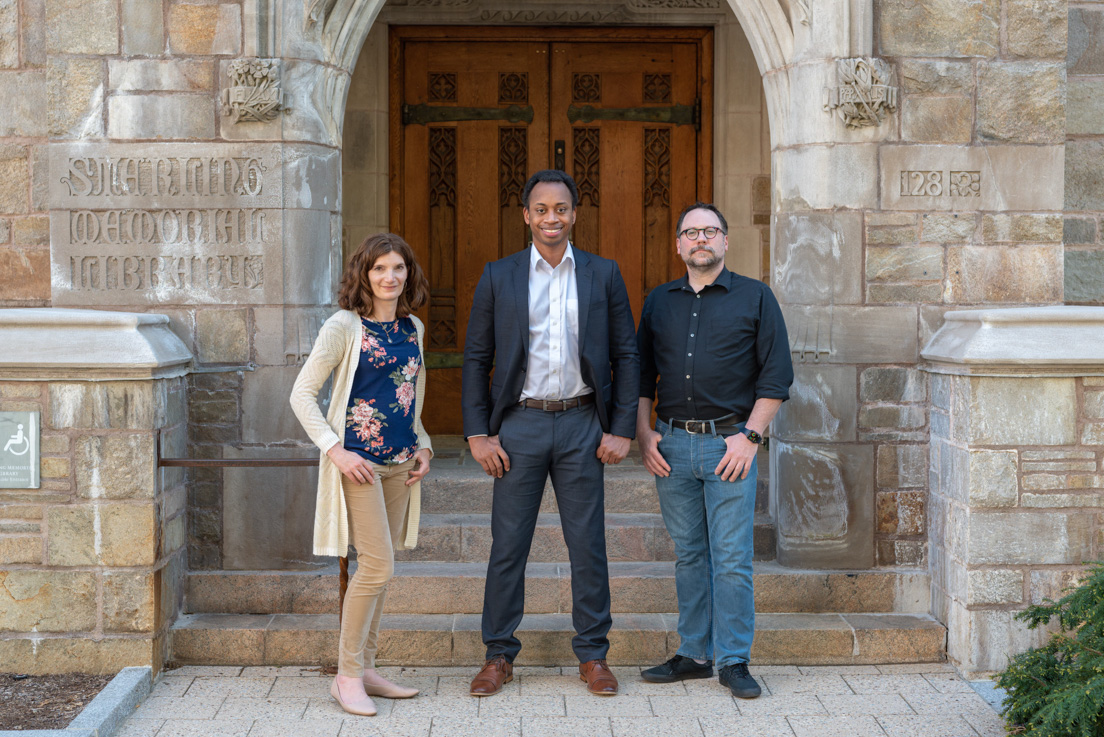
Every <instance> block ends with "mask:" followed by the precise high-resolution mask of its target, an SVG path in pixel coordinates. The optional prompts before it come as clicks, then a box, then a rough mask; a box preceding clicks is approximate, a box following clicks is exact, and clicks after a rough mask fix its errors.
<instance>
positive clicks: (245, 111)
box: [222, 59, 288, 123]
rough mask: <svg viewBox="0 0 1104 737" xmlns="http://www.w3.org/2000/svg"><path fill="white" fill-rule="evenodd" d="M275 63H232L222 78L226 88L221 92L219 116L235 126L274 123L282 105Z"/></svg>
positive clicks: (278, 75)
mask: <svg viewBox="0 0 1104 737" xmlns="http://www.w3.org/2000/svg"><path fill="white" fill-rule="evenodd" d="M277 63H278V62H277V61H276V60H275V59H235V60H234V61H232V62H230V67H229V69H228V70H227V72H226V74H227V76H228V77H230V84H229V85H228V86H227V87H226V89H224V90H223V91H222V114H223V115H229V116H231V117H232V118H233V119H234V120H233V122H235V123H248V122H252V123H267V122H269V121H271V120H275V119H276V118H277V117H278V116H279V115H280V111H281V110H283V111H284V112H288V109H287V108H286V107H284V105H283V98H284V93H283V91H282V90H281V89H280V71H279V68H278V66H277Z"/></svg>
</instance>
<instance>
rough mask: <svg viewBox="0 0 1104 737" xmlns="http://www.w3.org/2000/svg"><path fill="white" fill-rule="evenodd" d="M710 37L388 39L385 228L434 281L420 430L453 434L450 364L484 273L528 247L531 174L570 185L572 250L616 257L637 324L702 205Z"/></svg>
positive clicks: (442, 31)
mask: <svg viewBox="0 0 1104 737" xmlns="http://www.w3.org/2000/svg"><path fill="white" fill-rule="evenodd" d="M711 41H712V35H711V32H710V31H709V30H707V29H654V30H653V29H647V30H645V29H611V28H591V29H579V28H574V29H569V28H557V29H548V28H488V29H480V28H457V27H449V28H426V27H413V28H395V29H393V30H392V36H391V64H392V70H391V90H390V102H391V146H390V154H391V156H390V184H391V186H390V203H391V205H390V208H391V211H390V217H391V224H392V228H393V229H394V230H395V231H396V232H398V233H399V234H401V235H402V236H403V237H404V238H406V240H407V241H408V242H409V243H410V244H411V246H413V247H414V249H415V251H416V252H417V254H418V259H419V261H420V263H422V264H423V266H424V267H425V269H426V274H427V276H428V277H429V281H430V291H431V297H430V304H429V305H428V306H427V308H425V309H423V310H422V312H421V313H420V316H421V317H422V318H423V321H424V322H425V324H426V340H425V343H426V344H425V350H426V354H427V355H426V365H427V368H428V370H429V375H428V392H427V400H426V406H425V408H424V410H423V413H422V418H423V421H424V423H425V426H426V429H427V430H428V431H429V432H430V433H446V434H460V433H461V432H462V423H461V416H460V365H461V360H462V357H463V350H464V339H465V334H466V324H467V318H468V314H469V312H470V309H471V299H472V294H473V292H474V290H475V286H476V283H477V282H478V281H479V277H480V275H481V274H482V272H483V267H484V265H485V264H486V263H487V262H488V261H493V260H495V259H498V258H501V257H503V256H507V255H509V254H511V253H515V252H516V251H519V250H521V249H523V248H525V247H526V246H527V245H528V243H529V229H528V227H527V226H526V225H525V222H524V220H523V217H522V204H523V203H522V199H521V197H522V190H523V188H524V186H525V182H526V180H527V179H528V178H529V176H530V175H531V174H532V173H533V172H535V171H537V170H539V169H548V168H555V169H562V170H564V171H566V172H567V173H569V174H571V175H572V176H573V177H574V178H575V181H576V183H577V184H578V187H579V207H578V213H577V220H576V224H575V228H574V231H573V234H572V242H573V243H574V244H575V245H577V246H578V247H579V248H582V249H583V250H587V251H590V252H593V253H598V254H600V255H602V256H605V257H607V258H612V259H615V260H616V261H617V262H618V264H619V265H620V268H621V273H622V274H623V275H624V278H625V283H626V287H627V288H628V292H629V299H630V301H631V303H632V308H633V315H634V317H636V318H639V316H640V309H641V306H642V304H643V301H644V297H645V296H646V295H647V294H648V292H649V291H650V290H651V289H652V288H653V287H655V286H656V285H658V284H662V283H663V282H665V281H668V280H670V279H672V278H675V277H676V276H678V275H679V274H681V273H683V271H684V266H683V264H682V262H681V260H679V258H678V255H677V253H676V252H675V249H674V227H675V220H676V219H677V217H678V213H679V211H680V210H681V209H682V208H683V207H684V206H686V205H687V204H690V203H692V202H694V201H695V200H698V199H701V200H705V201H708V200H709V199H710V197H711V194H712V192H711V187H712V170H711V166H710V161H711V157H712V150H711V149H712V146H711V142H712V141H711V138H712V136H711V126H710V122H711V120H712V97H711V91H712V46H711Z"/></svg>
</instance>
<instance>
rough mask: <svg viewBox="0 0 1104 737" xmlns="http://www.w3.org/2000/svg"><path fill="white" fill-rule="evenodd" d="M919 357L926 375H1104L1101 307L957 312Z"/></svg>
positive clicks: (933, 337)
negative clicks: (924, 362) (923, 361)
mask: <svg viewBox="0 0 1104 737" xmlns="http://www.w3.org/2000/svg"><path fill="white" fill-rule="evenodd" d="M944 320H945V322H944V324H943V326H942V327H941V328H940V329H939V330H938V331H937V332H936V334H935V335H934V336H932V339H931V340H930V341H929V342H928V345H927V346H925V348H924V349H923V350H922V351H921V352H920V355H921V356H922V357H923V358H924V359H925V360H926V361H927V362H928V363H927V365H924V366H921V368H923V369H924V370H926V371H929V372H931V373H942V374H955V375H969V376H1020V377H1028V376H1102V375H1104V307H1079V306H1077V307H1075V306H1054V307H1019V308H1004V309H984V310H956V311H954V312H948V313H947V314H946V315H945V316H944Z"/></svg>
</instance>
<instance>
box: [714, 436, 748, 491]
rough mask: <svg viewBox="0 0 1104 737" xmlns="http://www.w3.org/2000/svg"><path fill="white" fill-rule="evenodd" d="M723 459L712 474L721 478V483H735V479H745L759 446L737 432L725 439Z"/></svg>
mask: <svg viewBox="0 0 1104 737" xmlns="http://www.w3.org/2000/svg"><path fill="white" fill-rule="evenodd" d="M725 445H727V446H728V450H726V451H725V454H724V458H722V459H721V462H720V463H718V464H717V467H716V468H715V469H713V473H715V474H717V475H718V476H720V477H721V480H722V481H735V480H736V479H737V478H741V479H746V478H747V475H748V471H750V470H751V464H752V462H753V461H754V460H755V454H756V453H758V452H759V446H758V445H756V444H755V443H753V442H751V441H750V440H748V439H747V435H744V434H743V433H742V432H738V433H736V434H735V435H729V436H728V437H727V438H725Z"/></svg>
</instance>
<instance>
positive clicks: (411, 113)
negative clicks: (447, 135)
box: [402, 104, 533, 125]
mask: <svg viewBox="0 0 1104 737" xmlns="http://www.w3.org/2000/svg"><path fill="white" fill-rule="evenodd" d="M461 120H505V121H507V122H510V123H532V122H533V106H532V105H526V106H525V107H521V106H519V105H510V106H509V107H443V106H440V105H426V104H420V105H403V108H402V122H403V125H426V124H428V123H453V122H456V121H461Z"/></svg>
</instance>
